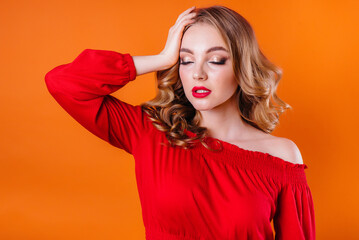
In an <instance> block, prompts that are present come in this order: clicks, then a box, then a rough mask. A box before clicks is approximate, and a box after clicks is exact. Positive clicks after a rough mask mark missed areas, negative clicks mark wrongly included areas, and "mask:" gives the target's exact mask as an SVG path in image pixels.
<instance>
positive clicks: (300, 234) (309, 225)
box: [273, 165, 315, 240]
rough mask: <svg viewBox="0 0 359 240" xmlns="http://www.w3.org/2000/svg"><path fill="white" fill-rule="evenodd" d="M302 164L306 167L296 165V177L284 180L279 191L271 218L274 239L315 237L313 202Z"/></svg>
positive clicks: (310, 239)
mask: <svg viewBox="0 0 359 240" xmlns="http://www.w3.org/2000/svg"><path fill="white" fill-rule="evenodd" d="M303 166H304V167H305V168H307V166H306V165H302V166H299V165H298V166H297V167H298V168H297V169H296V171H297V172H296V174H297V175H294V176H295V177H296V179H291V180H288V181H286V183H285V184H283V187H282V188H281V191H280V193H279V196H278V202H277V209H276V213H275V215H274V218H273V224H274V230H275V239H276V240H284V239H292V240H296V239H298V240H299V239H300V240H313V239H315V218H314V204H313V198H312V194H311V191H310V188H309V186H308V184H307V181H306V179H305V174H304V167H303ZM298 171H299V172H298ZM293 173H294V172H293ZM298 173H299V175H298Z"/></svg>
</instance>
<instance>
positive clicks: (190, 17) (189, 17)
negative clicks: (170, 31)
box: [174, 13, 196, 28]
mask: <svg viewBox="0 0 359 240" xmlns="http://www.w3.org/2000/svg"><path fill="white" fill-rule="evenodd" d="M195 16H196V13H191V14H189V15H187V16H186V17H184V18H183V19H181V20H180V21H179V22H178V23H176V24H175V26H174V27H175V28H177V27H183V24H184V23H185V22H188V21H194V20H195V19H194V17H195Z"/></svg>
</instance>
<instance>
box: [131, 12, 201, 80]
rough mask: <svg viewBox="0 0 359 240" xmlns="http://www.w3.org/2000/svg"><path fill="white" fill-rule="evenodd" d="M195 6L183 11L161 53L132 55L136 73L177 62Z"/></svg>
mask: <svg viewBox="0 0 359 240" xmlns="http://www.w3.org/2000/svg"><path fill="white" fill-rule="evenodd" d="M193 9H195V7H191V8H189V9H187V10H186V11H184V12H183V13H181V14H180V15H179V16H178V18H177V21H176V23H175V25H173V26H172V27H171V28H170V30H169V33H168V38H167V42H166V46H165V48H164V49H163V50H162V52H161V53H160V54H157V55H150V56H132V58H133V61H134V64H135V68H136V75H137V76H138V75H142V74H145V73H149V72H155V71H160V70H165V69H168V68H170V67H172V66H173V65H175V64H176V62H177V61H178V57H179V49H180V46H181V39H182V35H183V30H184V27H185V26H186V25H188V24H190V23H192V22H193V17H194V16H195V15H196V13H191V11H192V10H193Z"/></svg>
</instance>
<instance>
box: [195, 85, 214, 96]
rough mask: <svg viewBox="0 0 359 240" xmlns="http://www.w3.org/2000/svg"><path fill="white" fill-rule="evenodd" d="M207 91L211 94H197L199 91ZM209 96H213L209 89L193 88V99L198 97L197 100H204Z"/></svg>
mask: <svg viewBox="0 0 359 240" xmlns="http://www.w3.org/2000/svg"><path fill="white" fill-rule="evenodd" d="M200 89H201V90H206V91H209V92H205V93H196V91H197V90H200ZM209 94H211V90H209V89H208V88H205V87H202V86H201V87H194V88H192V95H193V97H196V98H204V97H207V96H208V95H209Z"/></svg>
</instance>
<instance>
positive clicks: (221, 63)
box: [210, 59, 227, 65]
mask: <svg viewBox="0 0 359 240" xmlns="http://www.w3.org/2000/svg"><path fill="white" fill-rule="evenodd" d="M226 60H227V59H222V60H221V61H219V62H210V63H213V64H217V65H223V64H225V63H226Z"/></svg>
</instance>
